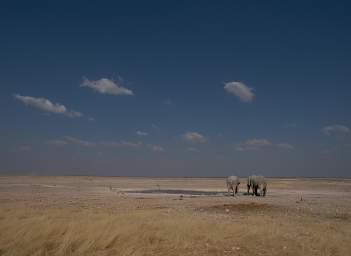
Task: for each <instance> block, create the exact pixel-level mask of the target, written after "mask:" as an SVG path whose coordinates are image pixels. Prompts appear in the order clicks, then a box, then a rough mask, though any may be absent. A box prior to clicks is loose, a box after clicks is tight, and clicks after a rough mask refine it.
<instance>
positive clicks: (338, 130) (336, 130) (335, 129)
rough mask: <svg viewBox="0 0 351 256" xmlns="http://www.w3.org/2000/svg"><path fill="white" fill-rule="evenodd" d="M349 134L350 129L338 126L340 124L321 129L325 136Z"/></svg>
mask: <svg viewBox="0 0 351 256" xmlns="http://www.w3.org/2000/svg"><path fill="white" fill-rule="evenodd" d="M349 132H350V128H349V127H347V126H345V125H340V124H334V125H329V126H325V127H323V128H322V133H324V134H325V135H328V136H330V135H337V134H339V135H342V134H346V133H349Z"/></svg>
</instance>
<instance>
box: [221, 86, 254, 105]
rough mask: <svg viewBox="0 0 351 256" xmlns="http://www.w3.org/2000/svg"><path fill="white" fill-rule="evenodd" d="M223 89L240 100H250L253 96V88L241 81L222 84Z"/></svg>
mask: <svg viewBox="0 0 351 256" xmlns="http://www.w3.org/2000/svg"><path fill="white" fill-rule="evenodd" d="M224 90H225V91H226V92H228V93H231V94H234V95H235V96H237V97H238V98H239V99H240V100H241V101H242V102H251V101H253V99H254V98H255V94H254V93H253V89H252V88H250V87H248V86H247V85H245V84H244V83H242V82H228V83H225V85H224Z"/></svg>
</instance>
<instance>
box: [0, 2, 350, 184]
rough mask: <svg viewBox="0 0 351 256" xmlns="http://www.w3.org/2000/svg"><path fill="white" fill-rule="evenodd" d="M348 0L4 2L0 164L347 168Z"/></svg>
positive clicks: (275, 172) (19, 170) (306, 172)
mask: <svg viewBox="0 0 351 256" xmlns="http://www.w3.org/2000/svg"><path fill="white" fill-rule="evenodd" d="M350 11H351V4H350V2H349V1H334V2H332V1H3V2H1V6H0V117H1V121H0V174H1V173H3V174H41V175H109V176H122V175H130V176H227V175H239V176H247V175H250V174H262V175H266V176H318V177H320V176H348V177H350V176H351V157H350V156H351V130H350V129H351V112H350V109H351V100H350V99H351V33H350V28H351V16H350V15H349V14H350Z"/></svg>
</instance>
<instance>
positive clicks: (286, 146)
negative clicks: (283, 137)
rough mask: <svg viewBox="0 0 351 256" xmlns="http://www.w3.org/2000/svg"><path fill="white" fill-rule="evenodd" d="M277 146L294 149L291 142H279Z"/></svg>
mask: <svg viewBox="0 0 351 256" xmlns="http://www.w3.org/2000/svg"><path fill="white" fill-rule="evenodd" d="M277 147H278V148H280V149H285V150H293V149H294V146H293V145H291V144H289V143H278V144H277Z"/></svg>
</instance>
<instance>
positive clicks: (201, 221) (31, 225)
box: [0, 177, 351, 256]
mask: <svg viewBox="0 0 351 256" xmlns="http://www.w3.org/2000/svg"><path fill="white" fill-rule="evenodd" d="M156 185H159V186H160V187H161V188H175V189H178V188H179V189H197V190H211V191H225V184H224V181H223V179H171V178H167V179H143V178H117V177H116V178H113V177H110V178H106V177H105V178H103V177H96V178H94V177H0V255H11V256H13V255H19V256H21V255H136V256H139V255H293V256H295V255H304V256H305V255H316V256H317V255H318V256H320V255H331V256H334V255H342V256H345V255H350V252H351V219H350V217H351V216H350V212H351V197H350V194H351V192H350V191H351V182H350V180H309V179H270V180H269V189H270V190H268V191H269V192H268V195H267V197H265V198H261V197H252V196H245V195H242V194H241V195H240V196H238V197H236V198H233V197H227V196H212V197H211V196H199V197H192V196H190V195H188V196H187V195H184V197H179V195H165V194H158V195H147V194H128V193H127V191H128V189H154V188H155V186H156ZM126 189H127V190H126ZM245 189H246V188H245V186H243V187H241V188H240V192H241V193H243V192H244V191H245ZM301 195H303V200H302V201H301V200H300V198H301Z"/></svg>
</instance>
